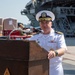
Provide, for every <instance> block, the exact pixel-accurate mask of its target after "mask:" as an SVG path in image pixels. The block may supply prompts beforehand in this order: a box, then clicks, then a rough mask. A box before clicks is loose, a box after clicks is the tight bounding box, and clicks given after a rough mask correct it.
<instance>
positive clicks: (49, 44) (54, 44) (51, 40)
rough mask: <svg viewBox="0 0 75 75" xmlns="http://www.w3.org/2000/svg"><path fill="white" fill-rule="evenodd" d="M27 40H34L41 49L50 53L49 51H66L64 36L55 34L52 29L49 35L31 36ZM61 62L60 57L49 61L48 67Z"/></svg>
mask: <svg viewBox="0 0 75 75" xmlns="http://www.w3.org/2000/svg"><path fill="white" fill-rule="evenodd" d="M29 40H35V41H36V42H37V43H38V44H39V45H40V46H41V47H42V48H44V49H45V50H47V51H50V49H54V50H57V49H59V48H65V49H66V44H65V40H64V35H63V34H58V33H56V32H55V31H54V30H53V29H52V30H51V33H50V34H47V35H45V34H42V33H40V34H36V35H34V36H32V37H31V38H30V39H29ZM61 62H62V56H61V57H55V58H52V59H50V65H52V64H55V63H61Z"/></svg>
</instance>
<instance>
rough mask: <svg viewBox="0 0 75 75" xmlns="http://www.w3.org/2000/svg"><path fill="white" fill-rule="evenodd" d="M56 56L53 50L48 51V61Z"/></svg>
mask: <svg viewBox="0 0 75 75" xmlns="http://www.w3.org/2000/svg"><path fill="white" fill-rule="evenodd" d="M55 56H56V54H55V51H54V50H50V51H49V53H48V59H51V58H54V57H55Z"/></svg>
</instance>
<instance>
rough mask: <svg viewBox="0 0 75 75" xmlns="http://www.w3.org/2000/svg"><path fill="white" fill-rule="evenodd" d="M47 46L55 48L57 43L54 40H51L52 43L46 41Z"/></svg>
mask: <svg viewBox="0 0 75 75" xmlns="http://www.w3.org/2000/svg"><path fill="white" fill-rule="evenodd" d="M47 46H48V47H49V48H50V49H54V50H55V49H57V43H56V42H53V43H48V44H47Z"/></svg>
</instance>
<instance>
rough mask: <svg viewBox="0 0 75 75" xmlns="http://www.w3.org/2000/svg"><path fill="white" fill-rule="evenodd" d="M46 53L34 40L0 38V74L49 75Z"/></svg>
mask: <svg viewBox="0 0 75 75" xmlns="http://www.w3.org/2000/svg"><path fill="white" fill-rule="evenodd" d="M47 54H48V53H47V51H45V50H44V49H43V48H41V47H40V46H39V45H38V44H37V43H36V42H35V41H24V40H0V75H49V60H48V59H47Z"/></svg>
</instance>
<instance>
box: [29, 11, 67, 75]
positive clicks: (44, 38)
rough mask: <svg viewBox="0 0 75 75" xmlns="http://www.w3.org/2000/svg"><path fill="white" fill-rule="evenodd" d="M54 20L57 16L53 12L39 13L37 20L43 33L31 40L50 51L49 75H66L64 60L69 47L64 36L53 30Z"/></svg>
mask: <svg viewBox="0 0 75 75" xmlns="http://www.w3.org/2000/svg"><path fill="white" fill-rule="evenodd" d="M54 19H55V15H54V14H53V13H52V12H51V11H48V10H42V11H39V12H38V13H37V14H36V20H37V21H39V25H40V27H41V29H42V32H41V33H39V34H36V35H34V36H32V37H31V38H29V40H35V41H36V42H37V43H38V44H39V45H40V46H41V47H42V48H44V49H45V50H46V51H48V59H49V60H50V64H49V75H64V72H63V66H62V58H63V55H64V53H65V52H66V50H67V47H66V43H65V39H64V34H63V33H62V32H58V31H55V30H54V29H53V28H52V22H53V21H54Z"/></svg>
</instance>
